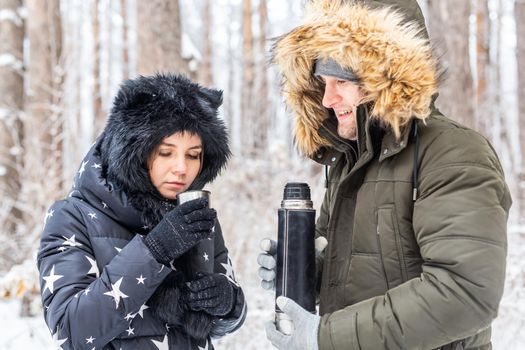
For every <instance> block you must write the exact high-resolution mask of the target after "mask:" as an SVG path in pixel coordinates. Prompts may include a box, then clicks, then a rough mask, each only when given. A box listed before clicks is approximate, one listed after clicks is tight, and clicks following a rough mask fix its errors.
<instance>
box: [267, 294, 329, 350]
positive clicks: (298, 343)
mask: <svg viewBox="0 0 525 350" xmlns="http://www.w3.org/2000/svg"><path fill="white" fill-rule="evenodd" d="M277 306H278V307H279V309H281V311H282V312H284V313H285V314H287V315H288V316H290V318H291V319H292V322H293V325H294V331H293V333H292V334H291V335H285V334H283V333H281V332H279V331H278V330H277V329H276V327H275V323H273V322H268V323H267V324H266V337H267V338H268V340H270V342H272V345H273V346H275V347H276V348H277V349H286V350H319V345H318V342H317V333H318V332H319V322H320V321H321V318H320V317H319V316H317V315H314V314H312V313H310V312H308V311H306V310H305V309H303V308H302V307H301V306H299V305H298V304H297V303H296V302H295V301H293V300H291V299H288V298H286V297H283V296H280V297H278V298H277Z"/></svg>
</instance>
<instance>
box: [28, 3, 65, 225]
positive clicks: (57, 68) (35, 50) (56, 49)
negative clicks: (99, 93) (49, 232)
mask: <svg viewBox="0 0 525 350" xmlns="http://www.w3.org/2000/svg"><path fill="white" fill-rule="evenodd" d="M26 3H27V7H28V13H29V16H28V21H27V33H28V39H29V45H30V57H29V64H28V71H27V81H28V88H27V89H26V93H27V98H26V112H27V118H26V120H25V122H24V135H25V138H24V146H25V154H24V160H25V167H24V181H23V185H22V193H23V199H24V205H25V206H26V207H25V208H24V212H25V214H26V215H25V225H26V227H25V230H24V231H25V234H26V235H27V233H33V234H35V235H37V234H39V230H40V228H41V224H42V220H43V219H44V213H45V211H46V210H47V207H49V205H50V204H51V203H52V202H53V201H54V200H56V199H59V198H61V197H63V196H64V190H63V180H62V179H63V170H62V169H63V166H62V144H63V115H62V112H61V110H60V102H61V98H62V92H63V91H62V81H63V72H62V70H61V65H60V64H61V54H62V26H61V18H60V8H59V3H60V1H59V0H48V1H40V0H27V1H26Z"/></svg>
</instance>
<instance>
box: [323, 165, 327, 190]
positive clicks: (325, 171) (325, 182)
mask: <svg viewBox="0 0 525 350" xmlns="http://www.w3.org/2000/svg"><path fill="white" fill-rule="evenodd" d="M324 188H328V165H325V166H324Z"/></svg>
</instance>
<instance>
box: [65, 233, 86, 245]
mask: <svg viewBox="0 0 525 350" xmlns="http://www.w3.org/2000/svg"><path fill="white" fill-rule="evenodd" d="M62 237H63V238H64V243H62V245H69V246H71V247H80V246H82V244H80V243H77V241H76V239H75V235H73V236H71V237H69V238H67V237H66V236H62Z"/></svg>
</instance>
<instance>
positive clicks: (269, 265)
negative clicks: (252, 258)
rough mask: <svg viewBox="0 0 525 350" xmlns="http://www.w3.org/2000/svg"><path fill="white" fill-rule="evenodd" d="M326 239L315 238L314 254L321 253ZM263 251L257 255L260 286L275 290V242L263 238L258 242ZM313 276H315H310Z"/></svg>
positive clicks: (326, 242)
mask: <svg viewBox="0 0 525 350" xmlns="http://www.w3.org/2000/svg"><path fill="white" fill-rule="evenodd" d="M327 244H328V241H327V240H326V238H324V237H317V238H316V239H315V256H316V258H317V257H319V256H320V255H321V253H322V252H323V250H324V249H325V248H326V245H327ZM260 246H261V249H262V250H263V253H261V254H259V256H258V257H257V263H258V264H259V266H260V268H259V277H260V278H261V286H262V287H263V288H264V289H267V290H275V276H276V274H277V272H276V266H277V257H276V254H277V242H275V241H274V240H273V239H269V238H264V239H263V240H262V241H261V243H260ZM312 277H315V276H312Z"/></svg>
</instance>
